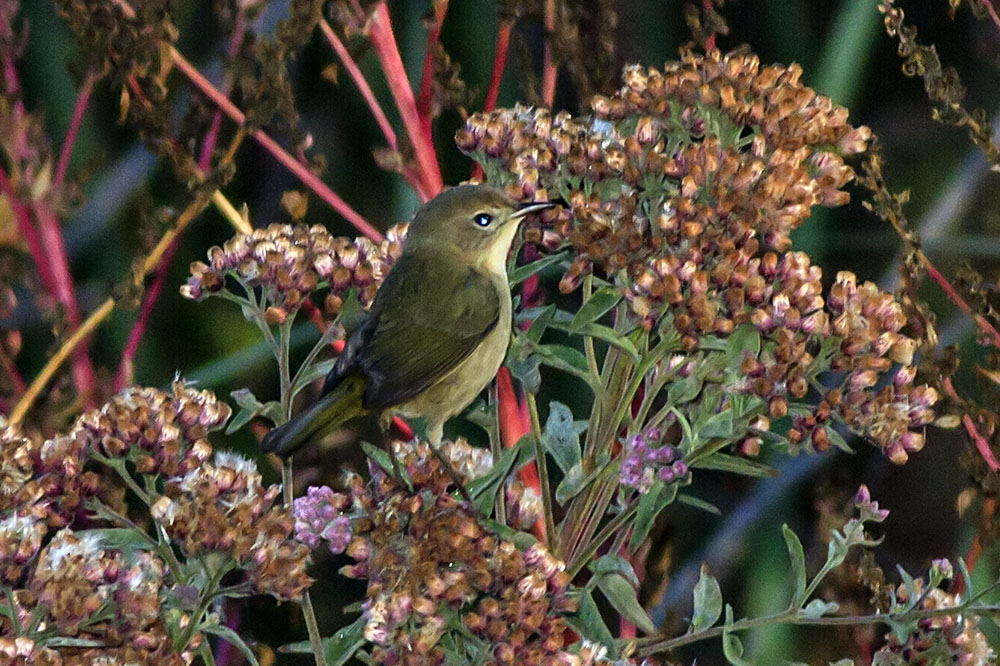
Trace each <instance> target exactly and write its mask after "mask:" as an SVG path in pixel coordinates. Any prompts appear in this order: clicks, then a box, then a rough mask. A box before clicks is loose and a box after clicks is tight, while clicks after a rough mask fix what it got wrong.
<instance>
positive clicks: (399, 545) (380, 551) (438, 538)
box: [343, 443, 581, 665]
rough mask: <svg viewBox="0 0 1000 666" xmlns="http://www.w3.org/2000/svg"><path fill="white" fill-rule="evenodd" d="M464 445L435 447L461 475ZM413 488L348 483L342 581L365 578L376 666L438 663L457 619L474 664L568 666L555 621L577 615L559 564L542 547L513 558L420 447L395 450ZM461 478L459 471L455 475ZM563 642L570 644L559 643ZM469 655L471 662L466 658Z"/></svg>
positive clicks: (380, 476)
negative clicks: (350, 524) (346, 560)
mask: <svg viewBox="0 0 1000 666" xmlns="http://www.w3.org/2000/svg"><path fill="white" fill-rule="evenodd" d="M468 448H469V447H468V445H466V444H464V443H453V444H451V445H450V446H446V447H444V448H443V450H442V452H443V454H444V455H446V456H449V457H450V459H451V460H454V461H455V463H456V467H457V468H458V469H459V470H462V471H465V470H466V469H467V467H466V465H463V464H462V460H466V461H468V460H469V459H470V458H472V457H474V454H473V455H470V454H469V453H468V452H467V451H466V449H468ZM397 451H398V453H399V459H400V464H401V466H402V467H403V469H404V470H405V471H406V473H407V475H408V476H409V478H410V479H411V481H412V484H413V490H412V491H411V490H409V489H407V488H406V486H405V485H404V484H403V483H402V482H400V481H397V480H395V479H393V478H392V477H389V476H387V475H386V474H384V473H382V472H381V471H380V470H373V472H374V473H373V477H372V480H371V481H370V482H369V483H368V484H365V483H364V482H363V481H362V480H361V479H360V477H357V476H354V477H351V478H350V480H349V486H350V488H351V494H352V497H353V502H354V513H355V515H356V516H357V517H356V519H355V520H356V523H355V536H354V537H353V539H352V540H351V542H350V544H349V545H348V547H347V553H348V555H350V556H351V557H353V558H354V559H355V560H357V564H354V565H351V566H348V567H345V568H344V570H343V573H345V574H346V575H348V576H351V577H359V578H367V579H368V599H367V601H366V602H365V607H364V614H365V618H366V626H365V637H366V638H367V639H368V640H370V641H371V642H373V643H374V644H375V646H376V647H375V649H374V651H373V657H374V659H375V660H376V661H377V662H378V663H382V664H440V663H444V661H445V656H446V654H445V649H446V645H444V644H442V643H441V642H440V640H441V637H442V636H443V635H444V633H445V632H446V631H447V630H449V628H451V629H456V628H457V627H449V624H448V623H449V621H455V620H449V618H455V617H457V618H458V620H457V621H459V622H461V624H462V627H461V630H462V633H464V634H466V635H467V636H471V637H474V639H475V640H474V641H473V642H474V643H475V646H472V647H470V649H478V650H480V651H481V652H480V654H481V655H482V658H483V662H475V663H492V664H515V663H523V664H543V663H545V664H549V663H560V664H563V663H564V664H567V665H568V664H577V663H581V662H580V661H579V658H578V657H577V656H576V655H573V654H570V653H569V652H568V651H567V648H568V645H569V643H570V642H572V641H571V639H569V635H570V634H569V633H568V632H567V625H566V622H565V620H564V619H563V618H562V617H561V615H560V614H561V613H563V612H569V611H572V610H574V609H575V608H576V600H575V598H574V597H573V596H571V595H569V594H568V592H569V577H568V576H567V574H566V572H565V571H564V565H563V563H562V562H560V561H558V560H556V559H555V558H553V557H552V556H551V555H550V554H549V553H548V552H547V551H546V550H545V549H544V548H543V547H542V546H540V545H534V546H532V547H530V548H528V549H527V550H521V549H519V548H518V547H517V546H515V545H514V544H513V543H511V542H509V541H507V540H505V539H503V538H500V537H498V536H497V535H495V534H492V533H490V532H489V531H488V530H487V529H486V528H484V527H483V526H482V525H480V524H479V522H478V521H477V518H476V516H475V513H474V511H473V510H472V509H470V508H468V507H466V506H463V505H462V503H461V502H460V501H459V500H456V499H455V498H453V497H452V496H451V495H449V494H448V489H449V487H450V486H451V484H452V480H451V477H450V475H449V474H447V473H446V471H445V470H444V469H443V468H441V467H440V465H439V462H438V460H437V458H436V457H435V456H434V455H433V454H432V452H431V450H430V448H429V446H428V445H427V444H423V443H421V444H417V445H415V446H414V445H407V446H406V447H405V448H404V447H400V448H398V449H397ZM460 473H461V472H460ZM568 639H569V640H568ZM470 656H471V655H470Z"/></svg>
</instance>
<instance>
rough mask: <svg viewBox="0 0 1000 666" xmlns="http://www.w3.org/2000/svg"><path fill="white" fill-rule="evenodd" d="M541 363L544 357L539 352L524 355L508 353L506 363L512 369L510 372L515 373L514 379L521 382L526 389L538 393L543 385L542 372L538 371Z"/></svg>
mask: <svg viewBox="0 0 1000 666" xmlns="http://www.w3.org/2000/svg"><path fill="white" fill-rule="evenodd" d="M541 363H542V359H541V357H539V356H538V355H537V354H526V355H524V356H517V355H514V354H508V356H507V361H506V363H505V365H506V366H507V369H508V370H510V374H512V375H514V379H516V380H517V381H519V382H520V383H521V386H523V387H524V390H525V391H528V392H529V393H538V389H539V388H541V385H542V374H541V373H540V372H539V371H538V366H539V365H541Z"/></svg>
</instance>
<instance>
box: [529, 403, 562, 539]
mask: <svg viewBox="0 0 1000 666" xmlns="http://www.w3.org/2000/svg"><path fill="white" fill-rule="evenodd" d="M525 397H526V398H527V401H528V414H529V415H530V416H531V439H532V440H533V441H534V444H535V466H536V467H537V468H538V484H539V486H540V487H539V494H540V495H541V496H542V509H543V511H544V514H545V541H546V545H548V546H549V548H550V549H551V547H552V544H554V543H558V542H557V541H556V521H555V518H554V517H553V514H552V493H551V492H549V469H548V466H547V465H546V463H545V450H544V449H543V448H542V425H541V422H540V421H539V420H538V404H537V403H536V402H535V395H534V394H533V393H532V392H531V391H525Z"/></svg>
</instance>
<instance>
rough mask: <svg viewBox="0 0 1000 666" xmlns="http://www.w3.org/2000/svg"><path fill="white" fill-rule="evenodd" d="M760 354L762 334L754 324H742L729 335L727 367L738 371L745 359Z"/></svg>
mask: <svg viewBox="0 0 1000 666" xmlns="http://www.w3.org/2000/svg"><path fill="white" fill-rule="evenodd" d="M747 352H749V353H750V355H751V356H753V357H754V358H756V357H757V355H758V354H760V332H759V331H758V330H757V327H755V326H754V325H753V324H740V325H739V326H737V327H736V328H735V329H733V332H732V333H731V334H730V335H729V338H728V343H727V345H726V367H727V368H730V369H735V370H738V369H739V367H740V364H741V363H742V362H743V358H744V357H745V356H746V355H747Z"/></svg>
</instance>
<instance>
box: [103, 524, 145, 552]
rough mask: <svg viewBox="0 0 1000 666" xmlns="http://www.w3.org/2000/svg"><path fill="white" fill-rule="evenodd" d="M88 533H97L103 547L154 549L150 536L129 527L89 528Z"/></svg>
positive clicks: (114, 548)
mask: <svg viewBox="0 0 1000 666" xmlns="http://www.w3.org/2000/svg"><path fill="white" fill-rule="evenodd" d="M87 534H93V535H96V536H97V538H98V539H100V544H101V548H108V549H112V550H122V551H130V550H152V549H153V544H152V543H150V541H149V537H147V536H146V535H144V534H142V533H140V532H139V531H138V530H134V529H132V528H129V527H108V528H104V529H96V530H87Z"/></svg>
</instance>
